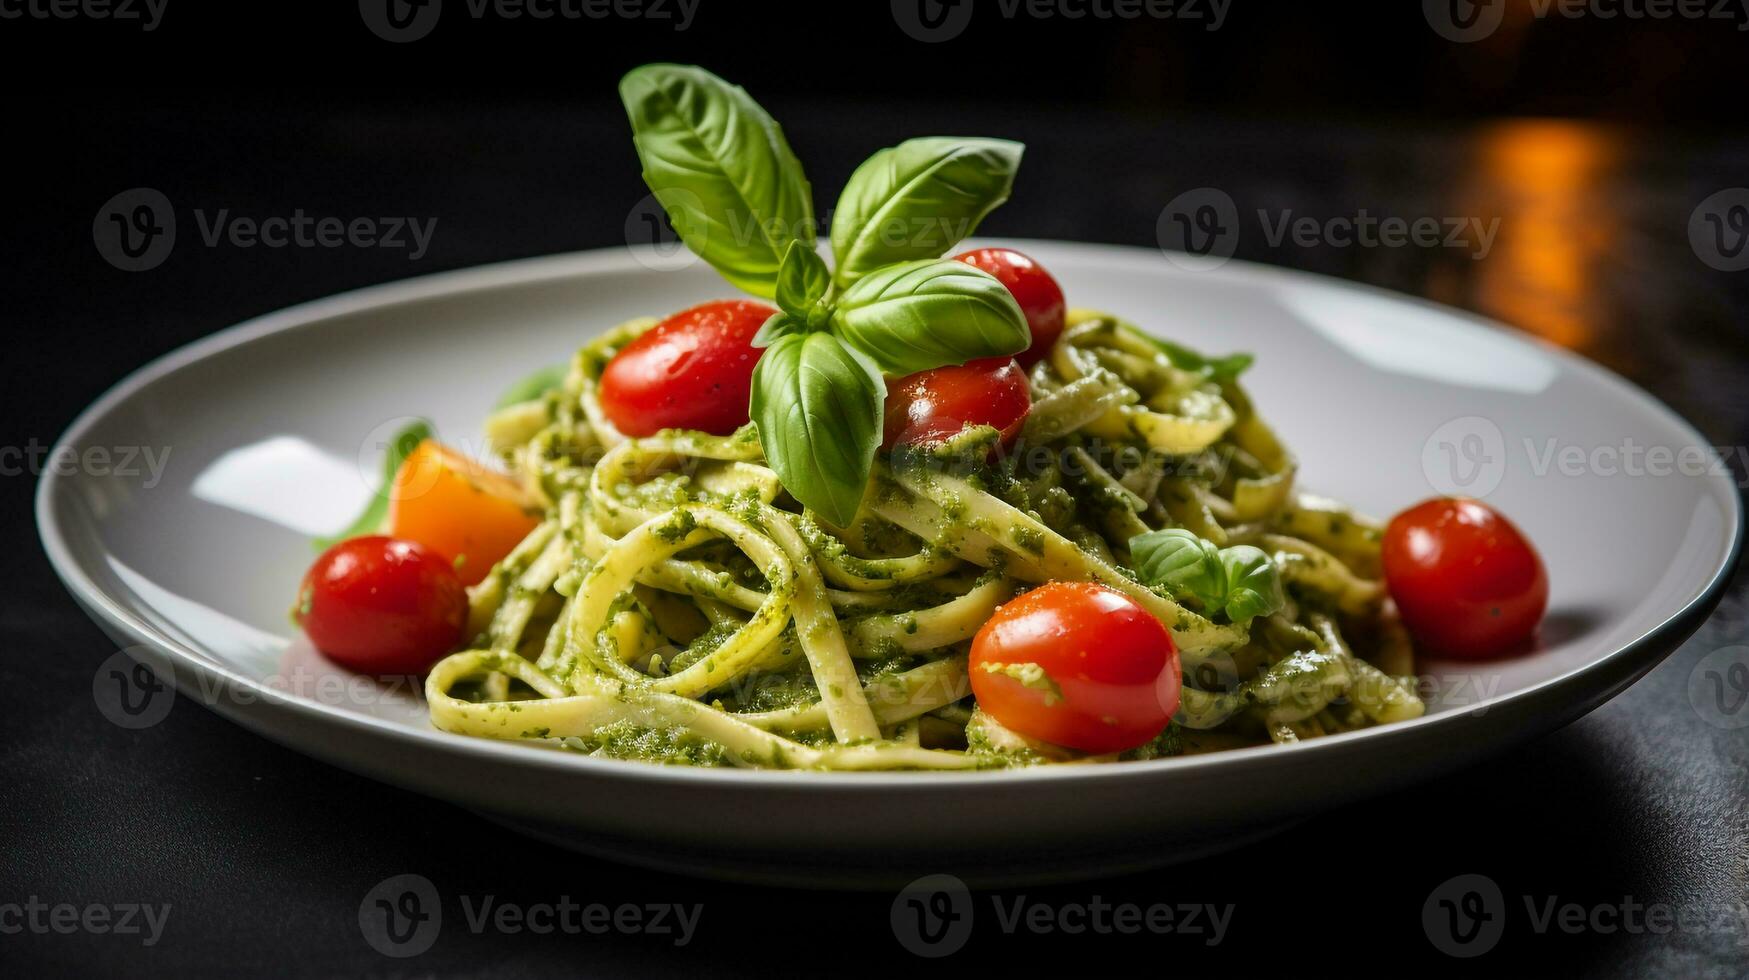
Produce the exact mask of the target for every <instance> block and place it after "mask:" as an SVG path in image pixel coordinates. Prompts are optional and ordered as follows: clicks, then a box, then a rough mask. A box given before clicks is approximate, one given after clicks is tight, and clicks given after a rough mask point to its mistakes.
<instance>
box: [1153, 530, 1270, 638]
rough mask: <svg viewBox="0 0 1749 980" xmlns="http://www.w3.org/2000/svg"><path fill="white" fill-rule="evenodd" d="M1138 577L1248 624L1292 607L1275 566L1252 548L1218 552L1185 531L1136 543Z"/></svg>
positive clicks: (1157, 533)
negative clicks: (1285, 607)
mask: <svg viewBox="0 0 1749 980" xmlns="http://www.w3.org/2000/svg"><path fill="white" fill-rule="evenodd" d="M1130 559H1131V561H1132V563H1133V564H1134V565H1135V569H1136V574H1137V575H1139V576H1141V579H1142V581H1143V582H1145V583H1147V584H1149V585H1158V586H1163V587H1165V589H1166V590H1167V591H1169V592H1171V593H1172V594H1173V595H1175V596H1179V597H1185V596H1189V597H1192V598H1194V599H1196V600H1197V601H1198V602H1200V603H1201V604H1202V607H1203V608H1204V609H1205V610H1207V611H1208V612H1209V614H1210V615H1213V614H1215V613H1217V612H1223V611H1224V612H1225V613H1226V614H1227V618H1228V619H1229V620H1231V621H1232V622H1235V623H1242V622H1245V621H1246V620H1249V619H1251V618H1253V617H1256V616H1268V615H1271V614H1272V613H1275V612H1277V611H1279V610H1280V609H1281V608H1282V607H1283V606H1284V605H1286V604H1287V597H1286V595H1284V594H1283V592H1282V589H1281V576H1280V574H1279V573H1278V572H1277V571H1276V567H1275V563H1274V562H1272V561H1270V560H1269V556H1268V555H1266V554H1264V553H1263V552H1262V551H1261V550H1259V549H1257V548H1253V547H1251V546H1250V545H1244V544H1242V545H1234V546H1233V547H1231V548H1216V547H1215V546H1214V545H1213V544H1212V543H1210V542H1208V541H1204V540H1203V539H1202V538H1199V537H1197V536H1196V535H1195V534H1192V533H1191V532H1189V531H1186V530H1184V529H1183V528H1167V529H1165V530H1161V531H1149V532H1148V533H1146V534H1138V535H1136V536H1135V537H1133V538H1131V539H1130Z"/></svg>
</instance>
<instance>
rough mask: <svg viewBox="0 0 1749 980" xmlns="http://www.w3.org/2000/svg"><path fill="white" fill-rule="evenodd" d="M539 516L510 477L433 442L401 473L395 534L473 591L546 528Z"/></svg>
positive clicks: (392, 506) (395, 489)
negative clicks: (431, 554)
mask: <svg viewBox="0 0 1749 980" xmlns="http://www.w3.org/2000/svg"><path fill="white" fill-rule="evenodd" d="M533 511H534V504H533V502H532V501H530V500H529V499H528V495H527V494H526V493H524V492H523V489H522V485H521V484H519V483H517V482H516V481H515V480H514V479H512V478H511V477H510V476H509V475H507V474H504V473H500V472H499V471H497V470H493V469H488V468H486V467H484V466H481V465H480V464H479V463H476V462H474V461H473V460H471V459H469V458H467V457H466V456H463V455H462V454H461V453H458V452H456V451H455V450H453V449H450V448H448V447H447V446H444V445H443V444H442V443H439V442H437V441H436V440H434V439H427V440H425V441H424V442H422V443H420V444H419V445H418V446H416V447H414V449H413V451H412V452H411V453H408V454H407V458H406V459H405V460H403V461H402V462H401V468H400V469H398V470H396V471H395V480H394V483H393V484H392V485H391V486H390V491H389V533H390V534H392V535H394V536H395V537H397V538H402V539H405V540H407V541H416V542H418V543H419V544H422V545H424V546H425V547H427V548H430V549H431V550H432V551H435V552H437V554H438V555H440V556H441V557H443V558H444V559H445V560H447V561H450V562H453V563H454V565H455V571H456V574H457V575H458V576H459V577H460V578H461V581H462V584H463V585H473V584H474V583H476V582H478V581H480V580H481V579H483V578H485V577H486V573H487V572H489V571H491V570H492V566H493V565H496V564H498V561H499V559H501V558H503V557H504V556H505V555H508V554H510V549H512V548H514V547H516V546H517V544H519V543H521V541H522V539H523V538H526V537H528V532H530V531H532V530H534V529H535V526H536V525H538V524H539V523H540V517H539V516H538V515H536V514H535V513H533Z"/></svg>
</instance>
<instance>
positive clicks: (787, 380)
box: [751, 333, 887, 526]
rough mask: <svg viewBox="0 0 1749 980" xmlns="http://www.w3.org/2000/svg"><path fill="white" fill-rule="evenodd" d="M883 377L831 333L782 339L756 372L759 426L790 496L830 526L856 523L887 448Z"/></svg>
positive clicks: (762, 440) (769, 456)
mask: <svg viewBox="0 0 1749 980" xmlns="http://www.w3.org/2000/svg"><path fill="white" fill-rule="evenodd" d="M886 397H887V387H886V383H885V382H884V381H883V380H882V379H881V375H880V372H879V371H878V370H877V369H876V368H875V366H874V365H873V364H872V363H870V362H869V360H868V358H866V357H863V356H862V355H860V354H858V353H857V352H856V351H853V350H851V349H850V348H849V347H847V346H845V344H844V343H843V342H842V341H840V340H839V339H838V338H837V337H834V336H832V335H831V334H826V333H808V334H787V335H785V336H782V337H779V338H777V340H775V341H774V342H773V343H772V345H771V346H770V347H769V348H767V349H766V351H765V353H764V354H763V355H761V356H760V358H759V364H758V366H756V367H755V368H754V369H753V401H752V409H751V413H752V416H753V422H754V424H755V425H756V426H758V428H759V442H760V445H762V446H763V447H764V448H765V459H766V462H768V463H769V464H771V468H772V469H773V470H775V471H776V472H777V477H778V479H779V480H781V481H782V482H783V485H784V488H785V489H787V490H788V491H789V492H790V494H791V495H792V496H794V497H795V498H796V499H797V500H799V501H801V502H802V505H803V506H804V507H807V508H808V509H810V510H812V511H814V512H816V513H818V514H819V515H820V516H821V517H823V518H825V519H826V521H828V522H829V523H832V524H836V525H839V526H843V525H846V524H849V523H850V521H851V518H853V517H855V516H856V508H857V505H858V504H860V503H861V502H862V494H863V491H864V490H865V489H867V487H868V475H869V469H870V468H871V467H872V466H873V464H874V453H875V448H876V447H877V446H878V445H880V441H881V410H882V408H883V406H884V404H885V402H886Z"/></svg>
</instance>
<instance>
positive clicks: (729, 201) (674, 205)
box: [619, 65, 815, 298]
mask: <svg viewBox="0 0 1749 980" xmlns="http://www.w3.org/2000/svg"><path fill="white" fill-rule="evenodd" d="M619 94H620V100H621V101H622V102H624V103H625V109H626V115H627V116H628V117H629V118H630V119H631V123H632V140H633V142H634V143H636V144H637V148H638V160H639V161H640V162H642V164H643V168H644V182H645V183H646V184H649V185H650V190H651V191H653V192H654V193H655V195H656V200H657V201H659V202H661V204H662V207H663V209H664V210H666V211H667V212H668V220H669V221H671V222H673V224H674V230H675V231H676V232H678V233H679V235H680V238H681V240H682V241H684V242H686V247H687V248H690V249H692V251H693V252H695V253H696V254H697V255H698V256H699V257H700V258H702V259H704V260H705V261H706V262H709V263H710V264H711V265H712V266H714V267H715V268H716V270H717V271H718V272H720V273H722V274H723V278H725V279H727V280H729V282H731V283H733V284H734V285H735V286H737V287H738V288H740V289H744V290H746V291H747V292H750V293H752V294H754V295H756V296H764V297H767V298H770V297H771V296H773V295H774V294H775V292H776V289H777V269H778V265H779V263H780V262H781V261H782V259H783V255H784V252H785V250H787V249H788V248H789V244H790V242H792V241H797V240H802V241H805V242H807V243H809V244H812V242H813V241H814V236H815V229H814V205H813V200H812V197H811V194H812V192H811V191H810V189H809V187H808V181H807V178H806V177H804V176H803V174H802V165H801V163H800V162H799V161H797V160H796V155H795V154H794V153H793V152H791V150H790V148H789V143H788V142H786V141H785V140H784V138H783V131H782V130H781V129H779V128H778V125H777V123H776V122H774V121H773V120H772V118H771V116H769V115H767V114H766V112H765V110H764V109H762V108H760V107H759V103H757V102H754V101H753V99H752V98H751V97H749V96H748V95H747V93H746V91H745V90H743V89H741V88H740V87H739V86H735V85H730V84H729V83H728V82H725V81H723V80H722V79H720V78H718V77H717V76H715V75H713V74H711V73H710V72H708V71H705V70H704V69H702V68H698V67H694V66H691V65H645V66H643V67H642V68H636V69H633V70H632V71H631V72H629V73H627V74H626V76H625V77H624V78H623V79H621V80H620V83H619Z"/></svg>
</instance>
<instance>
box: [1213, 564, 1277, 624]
mask: <svg viewBox="0 0 1749 980" xmlns="http://www.w3.org/2000/svg"><path fill="white" fill-rule="evenodd" d="M1221 565H1222V567H1224V568H1225V569H1226V570H1227V607H1226V608H1227V618H1228V619H1230V620H1232V621H1233V622H1235V623H1242V622H1244V621H1245V620H1248V619H1250V618H1252V617H1254V616H1268V615H1271V614H1272V613H1275V612H1277V611H1278V610H1280V609H1281V607H1282V606H1285V605H1287V596H1286V595H1284V594H1283V593H1282V590H1281V575H1280V574H1279V573H1278V572H1277V571H1276V568H1275V562H1272V561H1270V560H1269V556H1268V555H1266V554H1264V553H1263V552H1262V551H1261V550H1259V549H1257V548H1253V547H1251V546H1250V545H1248V544H1241V545H1235V546H1233V547H1231V548H1223V549H1221Z"/></svg>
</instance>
